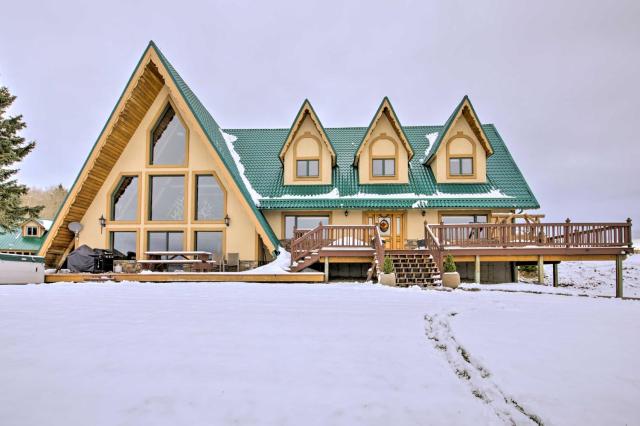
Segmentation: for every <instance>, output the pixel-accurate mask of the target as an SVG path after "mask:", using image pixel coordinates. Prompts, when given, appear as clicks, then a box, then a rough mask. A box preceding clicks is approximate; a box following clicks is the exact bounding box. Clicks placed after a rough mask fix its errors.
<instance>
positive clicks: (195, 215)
mask: <svg viewBox="0 0 640 426" xmlns="http://www.w3.org/2000/svg"><path fill="white" fill-rule="evenodd" d="M199 176H213V178H214V179H215V180H216V181H218V186H220V189H221V190H222V200H223V201H222V202H223V206H222V217H221V218H220V219H198V177H199ZM191 185H192V187H193V188H192V192H193V194H192V197H193V198H192V199H193V205H192V209H193V211H192V214H191V216H192V218H191V220H192V222H193V223H212V224H221V223H224V218H225V216H227V189H226V188H225V187H224V185H223V184H222V180H220V177H219V176H218V174H217V173H216V172H215V171H214V170H196V171H192V172H191Z"/></svg>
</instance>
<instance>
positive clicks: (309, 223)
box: [284, 215, 329, 239]
mask: <svg viewBox="0 0 640 426" xmlns="http://www.w3.org/2000/svg"><path fill="white" fill-rule="evenodd" d="M320 223H322V224H323V225H328V224H329V216H294V215H291V216H285V217H284V238H285V239H291V238H293V229H294V228H296V229H298V230H301V229H304V230H310V229H313V228H315V227H316V226H318V225H319V224H320Z"/></svg>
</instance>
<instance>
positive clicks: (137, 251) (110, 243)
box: [106, 228, 142, 260]
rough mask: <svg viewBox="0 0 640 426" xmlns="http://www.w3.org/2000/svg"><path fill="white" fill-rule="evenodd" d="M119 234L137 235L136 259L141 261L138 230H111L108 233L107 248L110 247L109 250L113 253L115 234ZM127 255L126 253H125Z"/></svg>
mask: <svg viewBox="0 0 640 426" xmlns="http://www.w3.org/2000/svg"><path fill="white" fill-rule="evenodd" d="M118 232H127V233H135V234H136V257H135V259H136V260H137V259H141V258H142V256H141V253H140V233H139V231H138V229H137V228H115V229H109V230H108V231H107V244H106V247H109V250H111V251H113V234H115V233H118ZM125 255H126V253H125Z"/></svg>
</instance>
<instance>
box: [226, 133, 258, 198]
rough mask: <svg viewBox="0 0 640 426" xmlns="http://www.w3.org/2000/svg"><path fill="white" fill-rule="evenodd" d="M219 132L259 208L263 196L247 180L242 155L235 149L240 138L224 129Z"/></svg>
mask: <svg viewBox="0 0 640 426" xmlns="http://www.w3.org/2000/svg"><path fill="white" fill-rule="evenodd" d="M218 130H220V133H221V134H222V137H223V138H224V141H225V143H226V144H227V148H229V152H230V153H231V157H233V161H234V162H235V163H236V167H237V168H238V172H239V173H240V177H241V178H242V182H243V183H244V186H245V187H246V188H247V191H249V195H251V199H252V200H253V202H254V204H255V205H256V206H259V205H260V198H262V196H261V195H260V194H259V193H258V191H256V190H255V189H254V188H253V185H251V182H249V179H247V176H246V175H245V172H244V165H243V164H242V162H241V161H240V155H238V153H237V152H236V150H235V148H234V147H233V143H234V142H235V141H236V140H238V138H237V137H235V136H234V135H230V134H229V133H226V132H224V131H223V130H222V129H218Z"/></svg>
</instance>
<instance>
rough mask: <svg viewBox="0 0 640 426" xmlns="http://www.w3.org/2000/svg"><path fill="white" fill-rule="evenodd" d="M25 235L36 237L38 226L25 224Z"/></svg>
mask: <svg viewBox="0 0 640 426" xmlns="http://www.w3.org/2000/svg"><path fill="white" fill-rule="evenodd" d="M25 233H26V234H27V237H37V236H38V227H37V226H27V229H26V232H25Z"/></svg>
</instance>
